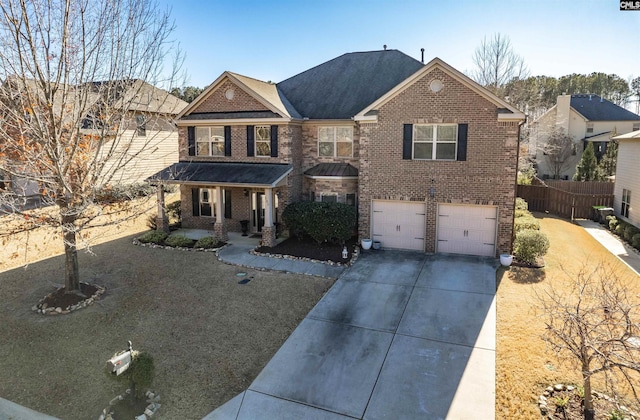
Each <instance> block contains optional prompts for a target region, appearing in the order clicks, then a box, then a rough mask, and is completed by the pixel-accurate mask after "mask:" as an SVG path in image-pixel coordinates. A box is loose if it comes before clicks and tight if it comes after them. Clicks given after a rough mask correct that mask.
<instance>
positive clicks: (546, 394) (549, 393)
mask: <svg viewBox="0 0 640 420" xmlns="http://www.w3.org/2000/svg"><path fill="white" fill-rule="evenodd" d="M542 395H544V396H545V397H548V396H549V395H551V392H549V391H547V390H545V391H544V392H543V393H542Z"/></svg>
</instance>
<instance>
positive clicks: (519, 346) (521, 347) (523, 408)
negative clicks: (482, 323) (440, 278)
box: [496, 214, 640, 419]
mask: <svg viewBox="0 0 640 420" xmlns="http://www.w3.org/2000/svg"><path fill="white" fill-rule="evenodd" d="M535 216H536V217H537V218H538V219H539V220H540V224H541V229H542V231H543V232H545V233H546V234H547V235H548V237H549V240H550V242H551V247H550V249H549V252H548V254H547V256H546V257H545V261H546V267H545V268H544V269H526V268H517V267H512V268H510V270H504V269H500V270H499V271H498V274H497V276H498V277H497V281H498V291H497V296H496V299H497V337H496V345H497V348H496V349H497V350H496V383H497V389H496V418H498V419H513V418H531V419H533V418H539V416H540V412H539V410H538V408H537V406H536V404H535V402H536V400H537V398H538V396H539V395H540V393H541V392H542V390H543V389H544V388H546V387H547V386H548V385H550V384H555V383H579V380H580V379H579V378H580V373H579V371H578V370H576V369H573V368H572V367H571V366H568V365H566V364H561V363H559V362H558V360H557V359H556V356H555V354H554V353H552V352H551V351H550V350H548V349H547V348H546V344H545V342H544V341H543V340H542V339H541V336H542V334H543V331H544V323H543V318H542V317H541V315H542V314H541V312H540V310H539V309H538V303H537V301H536V292H537V293H540V292H542V291H544V289H545V288H546V287H549V285H553V286H554V288H556V289H558V290H562V288H563V287H567V288H568V286H569V282H568V275H569V274H570V273H577V272H578V271H579V269H580V268H581V267H582V266H583V265H584V264H587V265H588V266H590V267H591V266H593V267H595V266H597V265H598V264H600V263H604V264H607V265H609V266H610V267H611V268H612V269H613V270H614V272H615V273H617V275H618V276H619V277H620V278H621V279H623V280H624V281H625V282H626V283H627V284H628V285H629V287H631V288H637V287H638V283H639V282H638V280H639V279H638V277H637V275H636V274H635V273H634V272H633V271H632V270H630V269H629V268H628V267H627V266H626V265H624V264H623V263H621V262H620V261H619V260H618V259H617V258H616V257H614V256H613V255H612V254H611V253H609V252H608V251H607V250H606V249H605V248H604V247H603V246H602V245H600V243H598V242H597V241H596V240H595V239H593V238H592V237H591V236H590V235H589V234H588V233H587V232H586V231H585V230H584V229H583V228H581V227H580V226H577V225H574V224H572V223H571V222H569V221H566V220H564V219H559V218H556V217H553V216H549V215H545V214H536V215H535ZM636 290H637V289H636ZM636 296H638V297H639V299H640V295H638V294H636ZM598 385H599V386H600V387H601V388H600V389H597V388H598ZM598 385H596V390H600V391H604V389H602V387H603V385H602V384H598Z"/></svg>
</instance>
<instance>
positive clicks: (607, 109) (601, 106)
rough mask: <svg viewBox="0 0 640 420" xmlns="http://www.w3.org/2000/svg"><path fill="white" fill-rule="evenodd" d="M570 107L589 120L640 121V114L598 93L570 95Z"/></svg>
mask: <svg viewBox="0 0 640 420" xmlns="http://www.w3.org/2000/svg"><path fill="white" fill-rule="evenodd" d="M571 108H573V109H574V110H575V111H576V112H577V113H579V114H580V115H582V116H583V117H585V118H586V119H587V120H589V121H636V120H638V121H640V115H637V114H634V113H633V112H631V111H628V110H626V109H624V108H622V107H620V106H618V105H616V104H614V103H613V102H609V101H607V100H606V99H604V98H602V97H600V96H598V95H592V94H579V95H571Z"/></svg>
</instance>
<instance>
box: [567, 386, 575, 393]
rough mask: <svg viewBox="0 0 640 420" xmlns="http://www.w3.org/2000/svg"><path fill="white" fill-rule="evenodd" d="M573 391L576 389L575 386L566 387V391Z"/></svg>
mask: <svg viewBox="0 0 640 420" xmlns="http://www.w3.org/2000/svg"><path fill="white" fill-rule="evenodd" d="M574 389H576V387H575V386H573V385H567V391H569V392H571V391H573V390H574Z"/></svg>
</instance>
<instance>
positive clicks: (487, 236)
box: [437, 204, 498, 257]
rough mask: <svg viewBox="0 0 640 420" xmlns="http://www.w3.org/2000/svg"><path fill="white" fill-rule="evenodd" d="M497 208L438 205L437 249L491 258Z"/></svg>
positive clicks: (493, 252) (493, 251)
mask: <svg viewBox="0 0 640 420" xmlns="http://www.w3.org/2000/svg"><path fill="white" fill-rule="evenodd" d="M497 216H498V208H497V207H495V206H471V205H458V204H439V205H438V249H437V251H438V252H448V253H452V254H468V255H480V256H485V257H493V256H495V252H496V226H497Z"/></svg>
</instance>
